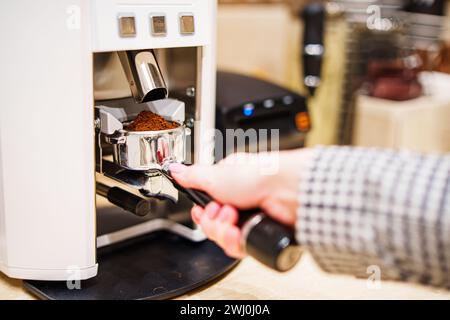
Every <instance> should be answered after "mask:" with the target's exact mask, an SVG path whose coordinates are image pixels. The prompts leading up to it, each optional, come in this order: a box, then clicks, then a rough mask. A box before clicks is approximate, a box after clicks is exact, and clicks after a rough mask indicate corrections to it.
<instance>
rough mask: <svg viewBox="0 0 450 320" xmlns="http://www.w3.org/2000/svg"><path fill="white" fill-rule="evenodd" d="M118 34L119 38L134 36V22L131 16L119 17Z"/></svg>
mask: <svg viewBox="0 0 450 320" xmlns="http://www.w3.org/2000/svg"><path fill="white" fill-rule="evenodd" d="M119 34H120V36H121V37H135V36H136V21H135V18H134V17H132V16H122V17H119Z"/></svg>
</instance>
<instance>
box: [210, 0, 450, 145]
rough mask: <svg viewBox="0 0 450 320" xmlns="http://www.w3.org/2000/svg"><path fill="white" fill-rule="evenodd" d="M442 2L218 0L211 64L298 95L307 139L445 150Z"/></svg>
mask: <svg viewBox="0 0 450 320" xmlns="http://www.w3.org/2000/svg"><path fill="white" fill-rule="evenodd" d="M449 11H450V6H449V5H448V1H446V0H440V1H439V0H335V1H305V0H299V1H296V0H286V1H282V0H272V1H269V0H266V1H263V0H259V1H258V0H247V1H244V0H220V1H219V13H218V68H219V70H221V71H227V72H233V73H238V74H244V75H247V76H250V77H252V78H254V79H260V80H265V81H268V82H270V83H273V84H276V85H278V86H280V87H282V88H284V89H286V90H288V92H293V93H295V94H298V95H299V96H301V97H304V98H305V102H306V105H307V108H308V110H309V119H307V120H308V121H310V123H307V124H306V126H310V128H309V127H308V130H309V133H308V135H307V138H306V143H305V144H306V145H307V146H314V145H317V144H340V145H359V146H378V147H392V148H402V149H412V150H416V151H424V152H448V151H450V28H449V26H450V23H449V19H450V18H449V16H450V12H449ZM218 91H219V95H220V81H219V86H218ZM244 100H245V99H244ZM219 101H220V99H219ZM244 102H245V101H244ZM247 111H248V110H247ZM245 112H246V111H245V110H244V114H245ZM301 120H305V119H304V118H302V119H300V118H298V117H297V118H296V119H295V121H296V123H297V129H298V130H300V131H301V127H302V123H300V122H299V121H301ZM299 123H300V124H299ZM303 124H305V123H303Z"/></svg>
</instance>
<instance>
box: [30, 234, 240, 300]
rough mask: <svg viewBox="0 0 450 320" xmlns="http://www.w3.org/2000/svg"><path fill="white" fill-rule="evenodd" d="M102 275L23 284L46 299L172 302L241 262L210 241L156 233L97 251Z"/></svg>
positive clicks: (99, 270)
mask: <svg viewBox="0 0 450 320" xmlns="http://www.w3.org/2000/svg"><path fill="white" fill-rule="evenodd" d="M97 259H98V263H99V268H98V275H97V276H96V277H94V278H92V279H88V280H84V281H81V283H80V289H72V290H70V289H68V286H67V283H66V282H63V281H34V280H33V281H24V287H25V288H26V289H27V290H29V291H31V292H32V293H33V294H35V295H36V296H38V297H39V298H43V299H64V300H67V299H108V300H111V299H126V300H128V299H167V298H171V297H175V296H178V295H181V294H184V293H186V292H188V291H190V290H192V289H195V288H197V287H200V286H202V285H204V284H206V283H208V282H210V281H212V280H214V279H216V278H218V277H220V276H221V275H224V274H225V273H227V272H228V271H230V270H231V269H232V268H233V267H234V266H235V265H236V264H237V261H236V260H234V259H231V258H229V257H227V256H226V255H225V254H224V253H223V251H222V250H221V249H220V248H219V247H217V246H216V245H215V244H214V243H213V242H211V241H202V242H192V241H189V240H187V239H185V238H182V237H180V236H178V235H175V234H172V233H170V232H166V231H157V232H154V233H150V234H147V235H144V236H142V237H138V238H134V239H131V240H128V241H126V242H122V243H118V244H115V245H112V246H109V247H105V248H101V249H99V250H98V258H97Z"/></svg>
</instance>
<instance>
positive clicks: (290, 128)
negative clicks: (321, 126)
mask: <svg viewBox="0 0 450 320" xmlns="http://www.w3.org/2000/svg"><path fill="white" fill-rule="evenodd" d="M216 92H217V96H216V104H217V108H216V128H217V129H219V130H220V131H221V132H222V133H223V134H225V130H226V129H239V128H240V129H243V130H247V129H256V130H258V129H269V130H270V129H278V130H279V137H280V149H293V148H299V147H303V145H304V143H305V135H306V133H307V132H308V131H309V129H310V127H311V126H310V118H309V113H308V108H307V104H306V99H305V97H303V96H301V95H298V94H297V93H295V92H293V91H290V90H288V89H285V88H282V87H280V86H278V85H276V84H273V83H270V82H267V81H264V80H260V79H256V78H253V77H248V76H244V75H240V74H236V73H230V72H223V71H219V72H218V73H217V91H216ZM229 152H230V150H227V153H229Z"/></svg>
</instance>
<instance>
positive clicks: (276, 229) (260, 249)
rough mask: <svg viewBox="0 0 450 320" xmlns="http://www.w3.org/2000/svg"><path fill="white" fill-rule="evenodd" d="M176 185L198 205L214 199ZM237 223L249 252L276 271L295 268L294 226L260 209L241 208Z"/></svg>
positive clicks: (203, 204) (298, 248)
mask: <svg viewBox="0 0 450 320" xmlns="http://www.w3.org/2000/svg"><path fill="white" fill-rule="evenodd" d="M170 180H171V181H172V182H173V184H174V186H175V188H177V189H178V190H179V191H181V192H183V193H184V194H186V195H187V196H188V197H189V198H190V199H191V200H192V201H193V202H194V203H195V204H197V205H199V206H201V207H205V206H206V205H207V204H208V203H210V202H211V201H214V199H213V198H212V197H211V196H210V195H208V194H207V193H205V192H203V191H200V190H196V189H187V188H184V187H182V186H181V185H179V184H178V183H177V182H176V181H175V179H173V178H171V179H170ZM238 226H239V227H240V228H241V231H242V243H243V246H244V249H245V251H246V253H247V254H248V255H250V256H252V257H253V258H255V259H256V260H258V261H259V262H261V263H263V264H265V265H266V266H268V267H270V268H272V269H274V270H276V271H281V272H282V271H288V270H290V269H291V268H293V267H294V266H295V265H296V264H297V262H298V260H299V259H300V256H301V253H302V251H301V248H300V246H299V245H298V244H297V241H296V240H295V232H294V229H293V228H290V227H288V226H286V225H283V224H281V223H279V222H277V221H275V220H273V219H272V218H270V217H269V216H267V215H266V214H265V213H264V212H263V211H261V210H259V209H252V210H240V211H239V222H238Z"/></svg>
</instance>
